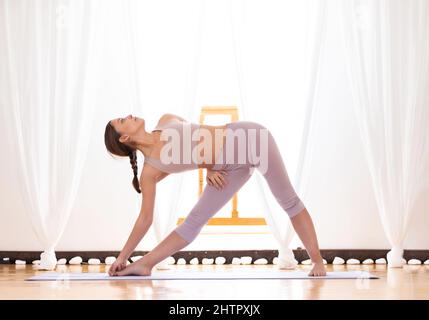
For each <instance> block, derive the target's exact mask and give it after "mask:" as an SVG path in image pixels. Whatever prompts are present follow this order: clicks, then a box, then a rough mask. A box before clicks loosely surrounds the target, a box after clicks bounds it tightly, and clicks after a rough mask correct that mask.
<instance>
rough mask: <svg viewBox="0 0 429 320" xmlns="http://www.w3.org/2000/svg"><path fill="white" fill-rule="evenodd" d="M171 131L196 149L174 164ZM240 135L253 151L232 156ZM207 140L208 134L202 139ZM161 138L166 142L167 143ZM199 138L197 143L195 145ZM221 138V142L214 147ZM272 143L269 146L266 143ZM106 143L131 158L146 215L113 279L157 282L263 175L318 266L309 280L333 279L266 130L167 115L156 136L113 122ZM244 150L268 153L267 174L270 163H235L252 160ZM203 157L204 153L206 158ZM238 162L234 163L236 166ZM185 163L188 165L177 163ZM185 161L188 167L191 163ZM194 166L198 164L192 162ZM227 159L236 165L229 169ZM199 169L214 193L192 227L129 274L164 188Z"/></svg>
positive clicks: (139, 122) (139, 126)
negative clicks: (154, 275)
mask: <svg viewBox="0 0 429 320" xmlns="http://www.w3.org/2000/svg"><path fill="white" fill-rule="evenodd" d="M238 129H240V130H238ZM251 130H254V131H255V130H256V131H258V133H259V135H258V134H256V135H254V134H253V135H252V134H250V133H249V132H251ZM169 131H170V133H171V137H172V138H173V137H176V138H177V137H178V139H179V140H181V142H183V143H181V144H180V145H181V146H184V145H185V144H186V145H187V146H188V147H191V149H189V148H188V149H187V150H181V151H183V152H177V150H173V153H176V154H177V155H179V157H176V158H175V160H176V161H173V162H172V161H171V160H170V161H165V160H166V158H167V155H168V152H166V149H167V147H171V146H172V145H171V143H172V142H173V139H171V140H167V139H166V138H165V133H168V132H169ZM171 131H174V132H171ZM239 131H241V133H243V132H244V135H245V136H246V137H245V138H246V139H248V144H245V143H234V146H233V147H232V148H231V144H229V142H228V143H227V144H226V142H227V141H228V139H230V138H232V139H234V138H235V137H236V135H235V134H238V132H239ZM264 132H265V135H264V134H263V133H264ZM173 133H175V134H176V135H175V134H173ZM195 133H198V135H195ZM200 133H205V134H204V135H200ZM219 133H220V134H219ZM161 134H163V136H162V137H161ZM196 136H197V139H195V137H196ZM237 136H238V135H237ZM191 137H192V138H191ZM198 137H199V138H198ZM213 137H215V139H212V138H213ZM219 137H221V139H219ZM264 137H265V140H262V139H263V138H264ZM104 138H105V144H106V148H107V150H108V151H109V152H110V153H112V154H114V155H117V156H123V157H129V158H130V163H131V167H132V169H133V173H134V178H133V186H134V188H135V189H136V191H137V192H139V193H140V192H142V198H143V200H142V206H141V210H140V215H139V216H138V218H137V221H136V222H135V225H134V228H133V230H132V232H131V234H130V236H129V238H128V240H127V242H126V244H125V246H124V248H123V249H122V251H121V253H120V254H119V256H118V258H117V260H116V262H115V263H114V264H113V265H112V266H111V267H110V269H109V274H110V275H111V276H115V275H119V276H122V275H150V274H151V270H152V268H153V267H154V266H155V265H156V264H157V263H159V262H160V261H162V260H164V259H165V258H167V257H169V256H171V255H172V254H174V253H175V252H177V251H179V250H181V249H182V248H184V247H186V246H187V245H188V244H189V243H190V242H192V241H193V240H194V239H195V237H196V236H197V235H198V233H199V232H200V230H201V228H202V227H203V226H204V225H205V224H206V223H207V221H208V220H209V219H210V217H212V216H213V215H214V214H215V213H216V212H217V211H218V210H220V209H221V208H222V207H223V206H224V205H225V204H226V203H227V202H228V201H229V200H230V199H231V197H232V196H233V195H234V194H235V193H236V192H237V191H238V190H239V189H240V188H241V187H242V186H243V185H244V183H245V182H246V181H247V180H248V179H249V178H250V176H251V174H252V172H253V170H254V168H255V167H256V168H257V169H258V170H260V171H261V173H262V174H263V176H264V178H265V179H266V181H267V183H268V185H269V187H270V190H271V192H272V193H273V195H274V196H275V198H276V200H277V201H278V203H279V204H280V205H281V207H282V208H283V209H284V210H285V212H286V213H287V214H288V215H289V217H290V219H291V222H292V225H293V227H294V229H295V231H296V232H297V234H298V236H299V237H300V239H301V241H302V242H303V244H304V246H305V248H306V250H307V252H308V255H309V256H310V258H311V261H312V263H313V266H312V269H311V271H310V272H309V275H310V276H324V275H326V270H325V266H324V265H323V260H322V256H321V254H320V251H319V247H318V242H317V237H316V233H315V230H314V226H313V222H312V219H311V217H310V215H309V213H308V212H307V210H306V208H305V206H304V204H303V203H302V201H301V200H300V199H299V197H298V196H297V195H296V193H295V191H294V189H293V187H292V185H291V183H290V181H289V178H288V175H287V172H286V169H285V166H284V164H283V160H282V158H281V155H280V152H279V150H278V147H277V145H276V143H275V141H274V138H273V136H272V135H271V133H270V132H269V130H267V128H265V127H264V126H262V125H260V124H258V123H256V122H250V121H237V122H232V123H228V124H226V125H224V126H209V125H199V124H195V123H190V122H187V121H186V120H185V119H183V118H181V117H179V116H176V115H173V114H165V115H163V116H162V117H161V118H160V119H159V122H158V124H157V126H156V128H155V130H152V131H151V132H147V131H146V129H145V121H144V119H141V118H138V117H133V116H131V115H129V116H127V117H126V118H117V119H113V120H111V121H109V122H108V124H107V126H106V131H105V137H104ZM201 138H203V139H201ZM219 140H221V141H219ZM167 141H168V142H167ZM213 141H214V142H213ZM244 141H246V140H244ZM176 142H177V141H176ZM243 146H249V149H251V151H255V149H256V150H258V149H259V154H260V155H261V154H263V152H262V151H263V149H262V148H264V150H265V154H266V157H265V160H266V161H265V166H262V165H261V164H262V161H260V162H259V164H257V165H256V164H255V161H254V159H252V156H248V155H249V152H248V154H247V155H245V156H244V157H242V158H241V160H240V161H235V157H237V158H240V156H241V155H244V153H243V152H242V149H241V147H243ZM173 149H174V145H173ZM239 149H240V150H239ZM200 150H201V151H203V152H202V153H201V151H200ZM137 151H140V152H142V153H143V155H144V158H145V160H144V163H145V164H144V167H143V170H142V172H141V175H140V179H138V177H137ZM174 151H175V152H174ZM198 151H199V152H198ZM180 154H182V157H180ZM231 154H232V157H233V158H232V159H233V161H230V160H231V158H230V157H231ZM235 155H236V156H235ZM253 155H254V153H253ZM174 156H175V155H173V157H174ZM179 158H181V160H182V162H180V161H179V162H178V161H177V159H179ZM185 158H186V160H187V161H184V159H185ZM190 158H192V159H191V160H192V161H189V159H190ZM227 158H228V159H229V160H228V161H224V159H227ZM253 158H254V157H253ZM220 159H222V160H220ZM243 159H244V161H243ZM261 159H262V157H260V160H261ZM170 162H172V163H170ZM236 162H240V163H236ZM198 168H206V169H207V186H206V187H205V189H204V192H203V193H202V195H201V196H200V198H199V200H198V202H197V203H196V205H195V206H194V208H193V209H192V210H191V212H190V213H189V214H188V216H187V217H186V219H185V221H184V222H183V223H182V224H180V225H179V226H177V227H176V229H175V230H173V231H172V232H171V233H170V234H169V235H168V236H167V237H166V238H165V239H164V240H163V241H162V242H161V243H159V244H158V245H157V246H156V247H155V248H154V249H153V250H152V251H150V252H148V253H147V254H145V255H144V256H143V257H142V258H140V259H139V260H137V261H135V262H134V263H132V264H130V265H128V266H127V265H126V262H127V260H128V258H129V257H130V255H131V254H132V253H133V251H134V249H135V247H136V246H137V244H138V243H139V242H140V240H141V239H142V238H143V236H144V235H145V234H146V232H147V230H148V229H149V227H150V226H151V224H152V218H153V208H154V201H155V194H156V191H155V190H156V184H157V183H158V182H159V181H161V180H162V179H164V178H165V177H166V176H168V175H169V174H171V173H178V172H182V171H185V170H191V169H198Z"/></svg>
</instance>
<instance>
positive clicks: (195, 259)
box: [189, 258, 199, 265]
mask: <svg viewBox="0 0 429 320" xmlns="http://www.w3.org/2000/svg"><path fill="white" fill-rule="evenodd" d="M198 263H199V261H198V258H192V259H191V261H189V264H192V265H196V264H198Z"/></svg>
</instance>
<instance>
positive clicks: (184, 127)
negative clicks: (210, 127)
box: [144, 121, 200, 173]
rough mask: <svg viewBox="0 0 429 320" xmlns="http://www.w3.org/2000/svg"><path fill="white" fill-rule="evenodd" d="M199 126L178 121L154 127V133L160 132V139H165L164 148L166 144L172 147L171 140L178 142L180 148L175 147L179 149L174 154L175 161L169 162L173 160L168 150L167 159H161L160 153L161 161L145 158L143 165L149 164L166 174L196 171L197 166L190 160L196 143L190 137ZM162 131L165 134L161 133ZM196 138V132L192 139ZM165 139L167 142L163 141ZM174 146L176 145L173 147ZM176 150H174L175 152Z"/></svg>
mask: <svg viewBox="0 0 429 320" xmlns="http://www.w3.org/2000/svg"><path fill="white" fill-rule="evenodd" d="M199 128H200V125H199V124H197V123H193V122H179V121H170V122H168V123H165V124H164V125H160V126H156V127H155V129H154V130H152V132H154V131H161V137H163V136H164V137H165V138H164V139H163V140H164V143H165V144H164V146H163V148H164V147H166V144H168V143H170V145H173V144H172V143H171V142H173V139H177V140H176V141H180V148H179V145H177V149H179V152H178V153H175V156H176V157H178V158H179V159H177V158H176V160H179V161H174V162H171V161H170V160H172V159H173V154H172V149H171V148H168V152H167V154H168V159H165V158H163V157H162V151H161V154H160V158H161V159H156V158H151V157H145V159H144V163H149V164H150V165H152V166H153V167H155V168H157V169H159V170H161V171H163V172H166V173H177V172H182V171H186V170H193V169H198V164H197V163H195V162H194V161H193V159H192V157H191V156H190V155H191V153H190V152H191V150H195V149H194V148H195V147H196V146H197V144H198V141H196V140H195V141H193V140H192V135H193V134H194V132H195V131H196V130H199ZM164 129H174V131H165V130H164ZM163 130H164V131H165V132H163ZM171 132H173V135H172V136H171V135H170V134H169V133H171ZM197 137H198V132H196V133H195V136H194V138H195V139H196V138H197ZM165 139H167V140H165ZM175 146H176V145H175ZM166 148H167V147H166ZM177 149H176V150H177ZM163 161H170V163H164V162H163Z"/></svg>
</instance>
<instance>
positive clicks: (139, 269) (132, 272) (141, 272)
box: [114, 259, 152, 276]
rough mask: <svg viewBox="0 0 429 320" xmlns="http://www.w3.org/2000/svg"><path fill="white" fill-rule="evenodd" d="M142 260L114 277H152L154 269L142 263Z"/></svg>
mask: <svg viewBox="0 0 429 320" xmlns="http://www.w3.org/2000/svg"><path fill="white" fill-rule="evenodd" d="M140 260H141V259H140ZM140 260H138V261H136V262H134V263H131V264H129V265H128V266H127V267H126V268H125V269H123V270H122V271H119V272H116V273H115V274H114V276H150V274H151V272H152V267H150V266H147V265H145V264H144V263H141V261H140ZM139 262H140V263H139Z"/></svg>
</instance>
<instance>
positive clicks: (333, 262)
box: [332, 257, 345, 264]
mask: <svg viewBox="0 0 429 320" xmlns="http://www.w3.org/2000/svg"><path fill="white" fill-rule="evenodd" d="M344 262H345V261H344V259H343V258H340V257H335V258H334V261H332V264H344Z"/></svg>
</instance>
